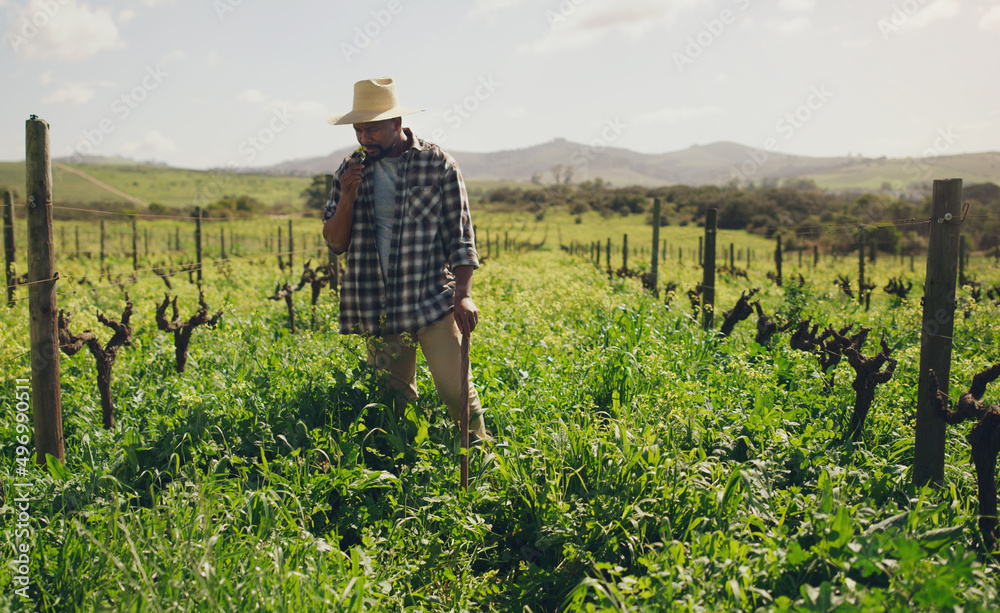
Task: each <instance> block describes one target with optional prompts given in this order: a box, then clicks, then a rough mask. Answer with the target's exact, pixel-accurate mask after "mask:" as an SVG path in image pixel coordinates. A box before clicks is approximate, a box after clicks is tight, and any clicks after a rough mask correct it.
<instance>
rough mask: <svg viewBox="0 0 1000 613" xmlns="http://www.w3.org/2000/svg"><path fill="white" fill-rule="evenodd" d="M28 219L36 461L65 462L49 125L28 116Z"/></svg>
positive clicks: (41, 462) (26, 149) (26, 172)
mask: <svg viewBox="0 0 1000 613" xmlns="http://www.w3.org/2000/svg"><path fill="white" fill-rule="evenodd" d="M25 128H26V129H25V132H26V139H25V140H26V142H25V174H26V182H27V189H26V190H25V191H26V192H27V194H28V196H27V217H28V283H29V284H30V285H29V286H28V313H29V315H30V316H31V324H30V330H31V331H30V336H31V394H32V401H31V409H32V412H33V413H34V426H35V451H36V454H37V455H36V461H37V462H38V463H39V464H41V465H44V464H45V462H46V460H45V456H46V455H51V456H53V457H55V458H57V459H58V460H59V461H60V462H63V461H65V459H66V453H65V451H64V449H63V428H62V398H61V395H60V391H59V327H58V323H57V319H56V317H57V314H58V312H59V308H58V305H57V302H56V281H55V278H56V272H55V267H56V254H55V244H54V241H53V238H52V162H51V160H50V157H49V124H48V123H46V122H45V121H43V120H41V119H38V118H37V117H35V116H34V115H32V116H31V118H30V119H28V121H27V124H26V126H25Z"/></svg>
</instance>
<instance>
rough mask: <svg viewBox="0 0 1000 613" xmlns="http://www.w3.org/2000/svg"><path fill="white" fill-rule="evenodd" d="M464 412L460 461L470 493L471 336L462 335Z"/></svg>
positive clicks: (463, 484)
mask: <svg viewBox="0 0 1000 613" xmlns="http://www.w3.org/2000/svg"><path fill="white" fill-rule="evenodd" d="M461 376H462V387H461V390H462V392H461V398H462V412H461V416H460V417H459V428H460V429H461V431H462V456H461V459H460V464H459V466H460V468H461V480H462V489H464V490H465V491H469V335H468V334H463V335H462V375H461Z"/></svg>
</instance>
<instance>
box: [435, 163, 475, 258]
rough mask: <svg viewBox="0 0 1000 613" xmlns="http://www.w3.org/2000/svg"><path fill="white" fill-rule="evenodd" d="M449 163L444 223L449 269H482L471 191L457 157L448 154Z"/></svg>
mask: <svg viewBox="0 0 1000 613" xmlns="http://www.w3.org/2000/svg"><path fill="white" fill-rule="evenodd" d="M446 159H447V164H446V165H445V168H444V171H443V172H442V174H441V190H442V203H441V206H442V209H441V210H442V214H443V219H442V224H441V238H442V242H443V243H444V246H445V252H446V253H447V254H448V268H450V269H451V270H455V268H456V267H458V266H472V267H473V268H479V253H478V252H477V251H476V237H475V234H474V233H473V229H472V216H471V214H470V212H469V194H468V192H467V191H466V189H465V181H464V180H463V179H462V171H461V170H459V168H458V164H456V163H455V160H454V159H452V158H451V156H448V155H447V154H446Z"/></svg>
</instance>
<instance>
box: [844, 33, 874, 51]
mask: <svg viewBox="0 0 1000 613" xmlns="http://www.w3.org/2000/svg"><path fill="white" fill-rule="evenodd" d="M871 42H872V39H871V37H870V36H868V37H865V38H845V39H844V41H843V42H842V43H841V44H842V45H843V46H844V48H845V49H861V48H863V47H867V46H868V45H870V44H871Z"/></svg>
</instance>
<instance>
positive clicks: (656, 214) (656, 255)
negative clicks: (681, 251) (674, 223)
mask: <svg viewBox="0 0 1000 613" xmlns="http://www.w3.org/2000/svg"><path fill="white" fill-rule="evenodd" d="M659 249H660V199H659V198H655V199H654V200H653V253H652V254H651V255H650V258H651V264H652V266H651V268H652V270H651V272H652V274H653V280H652V287H653V295H654V296H656V297H659V295H660V292H659V290H658V289H657V288H658V287H659V286H658V284H657V273H658V272H659V269H660V251H659Z"/></svg>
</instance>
